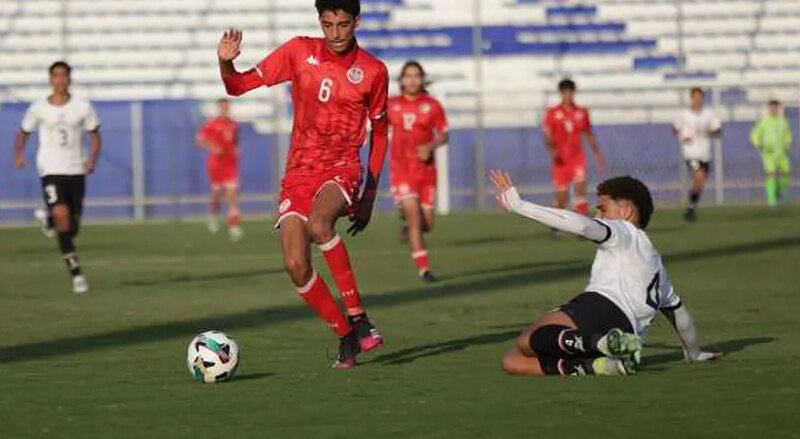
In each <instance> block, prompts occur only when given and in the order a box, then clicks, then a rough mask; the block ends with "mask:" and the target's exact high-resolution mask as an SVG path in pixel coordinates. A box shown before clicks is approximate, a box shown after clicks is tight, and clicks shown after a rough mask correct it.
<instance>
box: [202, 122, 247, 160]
mask: <svg viewBox="0 0 800 439" xmlns="http://www.w3.org/2000/svg"><path fill="white" fill-rule="evenodd" d="M197 138H198V139H200V140H203V141H205V142H208V143H210V144H211V146H212V148H220V149H222V154H214V153H209V154H208V167H209V169H214V168H234V169H235V168H236V167H237V165H238V159H239V125H238V124H237V123H236V121H234V120H233V119H230V118H225V117H215V118H213V119H211V120H209V121H208V122H206V124H205V125H203V128H201V129H200V132H199V133H198V134H197Z"/></svg>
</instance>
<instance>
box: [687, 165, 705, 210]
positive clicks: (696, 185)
mask: <svg viewBox="0 0 800 439" xmlns="http://www.w3.org/2000/svg"><path fill="white" fill-rule="evenodd" d="M706 176H707V175H706V171H705V170H703V169H702V168H701V169H695V170H693V171H692V189H691V191H690V192H689V205H688V206H686V211H685V212H684V214H683V217H684V219H685V220H686V221H689V222H694V221H697V205H698V204H699V203H700V196H701V195H702V193H703V188H704V187H705V185H706Z"/></svg>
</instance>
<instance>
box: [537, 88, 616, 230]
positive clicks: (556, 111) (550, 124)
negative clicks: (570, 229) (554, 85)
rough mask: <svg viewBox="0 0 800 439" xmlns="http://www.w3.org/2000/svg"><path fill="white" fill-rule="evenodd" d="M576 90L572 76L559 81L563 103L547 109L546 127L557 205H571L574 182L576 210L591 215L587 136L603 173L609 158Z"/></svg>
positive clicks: (543, 127) (546, 140) (596, 161)
mask: <svg viewBox="0 0 800 439" xmlns="http://www.w3.org/2000/svg"><path fill="white" fill-rule="evenodd" d="M575 89H576V87H575V82H573V81H572V80H571V79H563V80H562V81H561V82H559V84H558V91H559V93H560V94H561V103H560V104H558V105H556V106H554V107H551V108H550V109H548V110H547V115H546V116H545V119H544V123H543V124H542V129H543V130H544V141H545V145H546V146H547V151H548V152H549V153H550V158H551V159H552V161H553V184H554V186H555V190H556V202H555V205H556V207H557V208H559V209H564V208H566V207H567V203H568V202H569V189H570V185H571V184H574V189H575V199H574V200H573V206H574V208H575V211H576V212H578V213H580V214H583V215H587V214H588V213H589V203H588V202H587V200H586V156H585V155H584V153H583V146H582V139H583V137H586V140H587V141H588V142H589V146H590V147H591V148H592V152H593V153H594V157H595V163H596V165H597V171H598V172H599V173H602V172H603V169H604V168H605V160H604V159H603V154H602V152H601V151H600V147H599V146H598V144H597V137H595V135H594V132H593V131H592V122H591V119H590V118H589V110H587V109H586V108H584V107H580V106H578V105H576V104H575Z"/></svg>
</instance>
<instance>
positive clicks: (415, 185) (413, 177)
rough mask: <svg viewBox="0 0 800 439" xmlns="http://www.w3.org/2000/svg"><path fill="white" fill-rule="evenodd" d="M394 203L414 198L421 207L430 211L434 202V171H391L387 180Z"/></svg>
mask: <svg viewBox="0 0 800 439" xmlns="http://www.w3.org/2000/svg"><path fill="white" fill-rule="evenodd" d="M389 180H390V182H391V186H392V197H393V198H394V202H395V203H397V204H400V203H401V202H402V201H403V200H406V199H409V198H416V199H417V200H419V204H420V205H421V206H422V207H425V208H429V209H432V208H433V207H434V204H435V202H436V169H435V168H434V169H425V170H420V171H411V172H409V171H393V172H392V176H391V178H390V179H389Z"/></svg>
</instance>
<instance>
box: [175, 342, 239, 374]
mask: <svg viewBox="0 0 800 439" xmlns="http://www.w3.org/2000/svg"><path fill="white" fill-rule="evenodd" d="M186 365H187V366H189V372H190V373H191V374H192V376H194V378H195V379H196V380H197V381H201V382H204V383H216V382H220V381H227V380H229V379H231V378H233V375H234V374H235V373H236V369H237V368H238V367H239V346H238V345H237V344H236V342H235V341H234V340H233V339H232V338H230V337H228V336H227V335H225V334H224V333H222V332H220V331H207V332H204V333H202V334H200V335H198V336H197V337H195V338H194V339H193V340H192V341H191V343H189V349H188V352H187V354H186Z"/></svg>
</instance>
